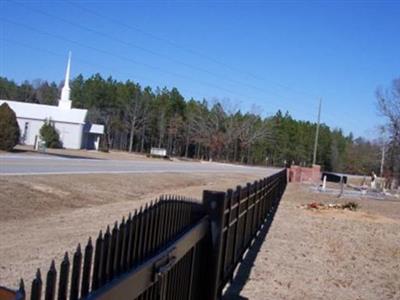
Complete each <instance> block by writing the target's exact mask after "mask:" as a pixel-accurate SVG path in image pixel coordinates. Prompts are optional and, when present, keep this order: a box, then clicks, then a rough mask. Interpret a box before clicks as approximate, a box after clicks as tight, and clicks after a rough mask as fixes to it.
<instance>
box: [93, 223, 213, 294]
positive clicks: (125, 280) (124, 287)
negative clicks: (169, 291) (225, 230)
mask: <svg viewBox="0 0 400 300" xmlns="http://www.w3.org/2000/svg"><path fill="white" fill-rule="evenodd" d="M208 227H209V219H208V217H207V216H206V217H203V218H202V219H201V220H200V221H199V222H197V223H196V224H195V225H194V226H191V227H190V228H188V229H187V230H185V232H184V233H183V234H181V235H180V236H179V237H178V238H177V239H175V240H173V241H171V242H170V243H169V246H167V247H166V248H165V249H164V250H163V251H161V252H160V253H158V254H156V255H155V256H153V257H152V258H150V259H149V260H148V261H146V262H145V263H144V264H142V265H140V266H138V267H137V268H135V269H133V270H132V271H130V272H128V273H125V274H123V275H122V276H120V277H119V278H117V279H115V280H114V281H112V282H110V283H109V284H107V285H105V286H103V287H102V288H100V289H98V290H97V291H94V292H93V293H92V294H91V295H90V296H89V297H88V298H87V300H94V299H96V300H115V299H118V300H131V299H135V298H136V297H138V296H139V295H140V294H141V293H143V292H144V291H145V290H146V289H148V288H149V287H150V286H151V285H152V284H154V283H155V282H157V280H158V276H162V275H163V274H161V272H165V271H168V270H169V269H170V268H172V267H173V266H174V265H175V264H176V263H177V262H178V261H179V260H180V259H181V258H182V257H183V256H184V255H185V254H186V253H187V252H189V250H190V249H192V248H193V247H194V245H196V243H198V242H199V241H200V240H201V239H202V238H203V237H204V236H205V235H206V234H207V230H208ZM165 266H167V267H168V269H166V268H165V269H163V267H165Z"/></svg>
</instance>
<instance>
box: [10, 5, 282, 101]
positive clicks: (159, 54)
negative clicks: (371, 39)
mask: <svg viewBox="0 0 400 300" xmlns="http://www.w3.org/2000/svg"><path fill="white" fill-rule="evenodd" d="M10 2H13V3H17V4H20V5H22V6H23V7H24V6H25V5H24V4H22V3H21V2H18V1H11V0H10ZM80 7H81V6H80ZM24 8H25V9H27V10H30V11H33V12H35V13H38V14H42V15H44V16H47V17H50V18H54V19H58V20H60V21H62V22H64V23H67V24H69V25H71V26H74V27H77V28H79V29H81V30H85V31H88V32H91V33H93V34H96V35H99V36H102V37H105V38H108V39H110V40H112V41H116V42H118V43H120V44H122V45H125V46H129V47H133V48H136V49H139V50H140V51H143V52H146V53H149V54H151V55H154V56H157V57H161V58H163V59H167V60H169V61H172V62H174V63H177V64H179V65H182V66H185V67H187V68H190V69H193V70H196V71H199V72H202V73H205V74H207V75H211V76H214V77H216V78H218V79H219V80H224V81H229V82H231V83H233V84H235V85H237V84H240V85H241V86H247V87H249V88H251V89H255V90H258V91H262V92H267V93H271V91H267V90H265V89H263V88H260V87H258V86H255V85H253V84H249V83H247V82H243V81H239V80H235V79H231V78H228V77H226V76H222V75H220V74H216V73H214V72H211V71H209V70H207V69H204V68H201V67H198V66H195V65H192V64H188V63H186V62H182V61H180V60H177V59H175V58H171V57H170V56H168V55H164V54H161V53H159V52H157V51H154V50H151V49H148V48H145V47H143V46H139V45H137V44H134V43H132V42H130V41H126V40H121V39H119V38H116V37H115V36H113V35H110V34H107V33H104V32H100V31H98V30H95V29H93V28H89V27H86V26H83V25H81V24H78V23H75V22H72V21H70V20H67V19H64V18H61V17H59V16H56V15H53V14H49V13H48V12H44V11H42V10H39V9H36V8H32V7H29V8H28V7H26V6H25V7H24ZM99 17H100V16H99ZM126 26H127V25H126ZM152 36H154V35H152ZM272 94H275V95H277V96H279V97H281V96H282V95H281V94H279V93H278V94H277V93H276V92H272Z"/></svg>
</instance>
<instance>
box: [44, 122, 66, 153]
mask: <svg viewBox="0 0 400 300" xmlns="http://www.w3.org/2000/svg"><path fill="white" fill-rule="evenodd" d="M39 133H40V138H41V139H42V140H43V141H44V142H45V145H46V147H47V148H62V143H61V141H60V135H59V134H58V132H57V129H56V128H55V126H54V124H53V123H52V122H51V120H46V121H45V122H44V124H43V126H42V128H40V132H39Z"/></svg>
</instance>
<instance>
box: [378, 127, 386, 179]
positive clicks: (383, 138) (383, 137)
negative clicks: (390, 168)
mask: <svg viewBox="0 0 400 300" xmlns="http://www.w3.org/2000/svg"><path fill="white" fill-rule="evenodd" d="M380 133H381V136H382V139H381V142H382V155H381V169H380V172H379V176H380V177H382V178H383V167H384V165H385V150H386V149H385V146H386V130H385V127H383V126H382V127H380Z"/></svg>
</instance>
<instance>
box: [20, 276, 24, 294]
mask: <svg viewBox="0 0 400 300" xmlns="http://www.w3.org/2000/svg"><path fill="white" fill-rule="evenodd" d="M19 291H21V292H24V293H25V283H24V280H23V279H22V278H21V279H20V281H19Z"/></svg>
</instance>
